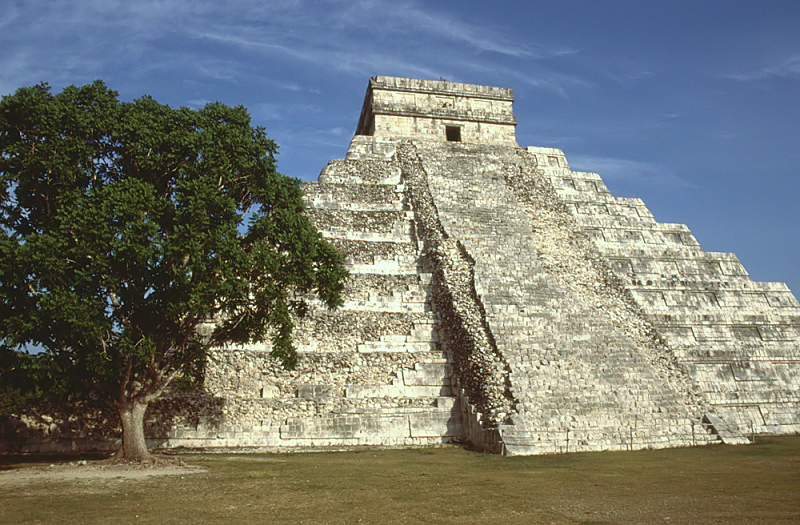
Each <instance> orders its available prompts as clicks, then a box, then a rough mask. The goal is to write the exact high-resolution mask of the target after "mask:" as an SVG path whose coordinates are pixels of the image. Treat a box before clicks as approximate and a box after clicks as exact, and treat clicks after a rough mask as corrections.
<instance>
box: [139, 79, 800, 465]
mask: <svg viewBox="0 0 800 525" xmlns="http://www.w3.org/2000/svg"><path fill="white" fill-rule="evenodd" d="M512 103H513V93H512V91H511V90H510V89H504V88H496V87H487V86H476V85H467V84H458V83H452V82H446V81H443V80H442V81H425V80H414V79H405V78H393V77H382V76H379V77H375V78H372V79H371V80H370V82H369V86H368V89H367V94H366V98H365V101H364V106H363V110H362V113H361V116H360V119H359V122H358V127H357V130H356V136H355V137H354V138H353V140H352V142H351V145H350V148H349V150H348V152H347V156H346V158H345V159H344V160H334V161H331V162H330V163H329V164H328V165H327V166H326V167H325V168H324V169H323V170H322V173H321V174H320V176H319V180H318V182H314V183H306V184H305V185H304V191H305V196H306V202H307V206H308V212H309V214H310V216H311V217H312V219H313V221H314V222H315V224H316V226H317V228H318V229H319V230H320V231H321V232H322V234H323V235H324V236H325V237H326V238H327V239H328V240H329V241H330V242H331V243H333V244H334V245H335V246H337V247H338V248H339V249H340V250H341V251H342V252H344V253H345V254H346V255H347V263H348V265H349V268H350V271H351V273H352V277H351V280H350V282H349V284H348V288H347V297H346V304H345V306H344V308H342V309H341V310H338V311H335V312H329V311H326V310H324V309H321V308H315V309H313V310H312V312H311V313H310V314H309V315H308V316H307V317H306V318H305V319H303V320H302V321H300V322H299V323H298V326H297V331H296V341H297V342H298V343H299V350H300V354H301V362H300V365H299V366H298V369H297V370H296V371H293V372H287V371H284V370H282V369H281V368H280V367H279V366H278V365H277V364H276V363H275V362H273V361H272V360H270V359H269V358H268V357H267V352H268V350H269V349H268V348H267V347H246V348H225V349H219V350H217V351H216V352H214V354H213V355H212V357H211V360H210V361H209V365H208V371H207V379H206V389H207V391H208V393H209V396H208V397H204V398H195V399H190V400H187V399H183V400H172V401H170V400H167V401H165V402H164V403H162V405H161V406H162V408H163V407H166V406H169V405H170V403H179V404H181V406H183V407H184V412H185V414H187V415H183V416H180V417H175V418H174V419H172V420H171V423H170V426H168V427H165V428H162V429H160V430H159V429H151V431H152V432H153V436H154V438H158V439H155V440H154V441H155V442H157V443H158V444H160V445H162V446H171V447H177V446H188V447H238V448H241V447H254V448H260V449H279V450H285V449H298V448H305V447H334V448H342V447H350V446H363V445H376V446H417V445H430V444H437V443H448V442H469V443H471V444H472V445H473V446H475V447H478V448H481V449H485V450H490V451H494V452H502V453H508V454H539V453H553V452H572V451H584V450H629V449H640V448H661V447H674V446H689V445H695V444H697V445H699V444H706V443H713V442H719V441H724V442H727V443H745V442H747V438H746V436H749V435H751V434H754V433H773V434H777V433H792V432H798V431H800V402H799V399H798V397H799V395H798V391H799V390H800V374H798V370H800V367H799V366H798V362H799V361H800V343H799V342H798V338H799V337H800V305H798V302H797V300H796V299H795V297H794V296H793V295H792V293H791V292H790V291H789V289H788V288H787V287H786V286H785V285H784V284H779V283H756V282H753V281H751V280H750V279H749V277H748V275H747V272H746V271H745V270H744V268H743V267H742V266H741V265H740V264H739V261H738V260H737V258H736V257H735V256H734V255H732V254H725V253H711V252H705V251H703V250H702V248H701V247H700V246H699V244H698V243H697V241H696V240H695V239H694V237H693V236H692V234H691V232H690V231H689V229H688V228H687V227H686V226H684V225H681V224H663V223H659V222H657V221H656V220H655V219H654V218H653V215H652V214H651V213H650V212H649V211H648V210H647V208H646V207H645V205H644V203H643V202H642V201H641V200H639V199H627V198H617V197H613V196H612V195H611V194H610V193H609V191H608V189H607V188H606V187H605V185H604V184H603V181H602V180H601V178H600V177H599V176H598V175H596V174H594V173H580V172H573V171H571V170H570V168H569V165H568V163H567V160H566V158H565V156H564V154H563V153H562V151H561V150H558V149H552V148H537V147H528V148H520V147H518V145H517V143H516V140H515V135H514V128H515V126H516V120H515V117H514V115H513V111H512ZM186 403H188V406H189V409H188V411H187V410H185V408H186ZM163 409H164V410H166V408H163Z"/></svg>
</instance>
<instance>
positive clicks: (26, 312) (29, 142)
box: [0, 81, 347, 461]
mask: <svg viewBox="0 0 800 525" xmlns="http://www.w3.org/2000/svg"><path fill="white" fill-rule="evenodd" d="M276 152H277V146H276V145H275V143H274V142H273V141H272V140H269V139H267V137H266V134H265V132H264V130H263V129H262V128H260V127H251V126H250V117H249V115H248V113H247V111H246V110H245V109H244V108H243V107H241V106H240V107H228V106H225V105H223V104H221V103H214V104H208V105H207V106H206V107H205V108H203V109H200V110H197V111H195V110H191V109H188V108H180V109H173V108H170V107H168V106H165V105H162V104H159V103H158V102H156V101H155V100H153V99H152V98H150V97H143V98H141V99H138V100H135V101H133V102H120V101H119V100H118V95H117V93H116V92H114V91H112V90H109V89H108V88H107V87H106V86H105V84H103V83H102V82H100V81H97V82H95V83H93V84H91V85H87V86H83V87H75V86H70V87H68V88H66V89H64V91H63V92H61V93H59V94H56V95H53V94H52V93H51V92H50V89H49V87H48V86H47V85H46V84H41V85H38V86H34V87H29V88H21V89H19V90H17V92H16V93H15V94H13V95H10V96H6V97H3V99H2V101H0V343H1V344H5V345H8V346H10V347H14V348H16V349H18V350H19V349H21V348H23V347H24V345H34V346H38V347H40V348H42V349H44V351H45V352H46V353H47V356H48V358H49V359H51V361H52V365H53V366H52V367H50V368H48V369H49V370H50V369H53V370H58V371H59V374H60V375H59V380H60V381H62V382H63V383H62V386H63V385H69V388H68V389H61V390H73V391H77V390H80V391H81V392H92V393H94V395H99V396H101V397H102V398H103V399H106V400H108V401H109V402H110V403H112V404H113V406H114V407H115V408H116V410H117V411H118V413H119V417H120V422H121V425H122V446H121V448H120V451H119V453H118V458H120V459H124V460H136V461H141V460H148V459H150V455H149V453H148V451H147V448H146V445H145V440H144V429H143V419H144V414H145V411H146V409H147V406H148V404H149V403H150V402H151V401H153V400H154V399H156V398H157V397H158V396H160V395H161V394H162V393H163V392H164V390H165V388H167V386H168V385H170V384H171V383H172V382H173V381H174V380H175V379H176V378H178V377H189V378H197V377H198V376H199V375H200V374H201V373H202V367H203V363H204V362H205V357H206V355H207V351H208V349H209V348H210V347H212V346H214V345H220V344H223V343H243V342H256V341H263V340H266V339H271V341H272V348H273V350H272V355H273V356H275V357H277V358H279V359H281V360H282V361H283V364H284V366H286V367H287V368H293V367H294V364H295V362H296V360H297V354H296V353H295V350H294V348H293V346H292V337H291V333H292V328H293V322H292V319H293V316H296V315H297V316H302V315H303V314H304V313H305V311H306V309H307V305H306V302H305V301H304V297H306V296H307V295H308V294H309V293H312V292H313V293H316V295H317V296H318V297H319V298H320V299H321V301H322V302H323V303H324V304H325V305H326V306H327V307H329V308H335V307H337V306H339V305H340V304H341V298H340V295H341V292H342V289H343V286H344V280H345V278H346V276H347V272H346V270H345V269H344V267H343V258H342V256H341V255H340V254H339V253H338V252H337V251H336V250H335V249H334V248H332V247H331V246H330V245H329V244H327V243H326V242H325V241H324V240H323V239H322V237H321V235H320V234H319V233H318V232H317V231H316V229H315V228H314V227H313V226H312V224H311V223H310V222H309V220H308V219H307V217H306V216H305V215H304V214H303V212H304V207H303V202H302V192H301V189H300V185H299V181H298V180H296V179H292V178H288V177H285V176H283V175H280V174H278V173H277V172H276V169H275V154H276ZM209 320H215V321H216V325H215V327H214V329H213V333H211V335H210V336H208V335H206V336H200V335H199V334H198V328H200V327H201V325H204V323H207V322H209Z"/></svg>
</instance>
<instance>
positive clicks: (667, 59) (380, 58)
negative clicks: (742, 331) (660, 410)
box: [0, 0, 800, 294]
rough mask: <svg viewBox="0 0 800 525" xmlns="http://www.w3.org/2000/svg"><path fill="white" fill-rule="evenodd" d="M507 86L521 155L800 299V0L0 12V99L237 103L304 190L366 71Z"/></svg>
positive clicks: (105, 6) (56, 3) (334, 152)
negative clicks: (89, 89) (113, 96)
mask: <svg viewBox="0 0 800 525" xmlns="http://www.w3.org/2000/svg"><path fill="white" fill-rule="evenodd" d="M374 75H391V76H407V77H414V78H425V79H438V78H439V77H444V78H446V79H448V80H451V81H456V82H467V83H474V84H487V85H495V86H502V87H510V88H513V89H514V93H515V98H516V101H515V104H514V105H515V113H516V115H517V122H518V125H517V141H518V142H519V144H520V146H528V145H533V146H549V147H558V148H561V149H563V150H564V152H565V153H566V155H567V160H568V161H569V162H570V165H571V167H572V168H573V169H575V170H581V171H593V172H598V173H600V175H601V176H602V177H603V178H604V180H605V182H606V184H607V185H608V186H609V188H610V189H611V191H612V193H614V194H615V195H617V196H620V197H640V198H642V199H643V200H644V201H645V203H646V204H647V205H648V207H649V208H650V209H651V211H652V212H653V213H654V214H655V216H656V218H657V219H658V220H660V221H662V222H679V223H685V224H687V225H688V226H689V228H691V229H692V231H693V232H694V234H695V236H696V237H697V239H698V240H699V241H700V243H701V244H702V245H703V247H704V248H705V249H706V250H709V251H725V252H733V253H736V254H737V255H738V256H739V258H740V259H741V260H742V262H743V263H744V265H745V268H747V270H748V271H749V272H750V275H751V276H752V277H753V278H754V279H755V280H760V281H784V282H787V283H788V284H789V286H790V288H791V289H792V290H793V291H794V292H795V294H798V292H800V231H798V228H797V226H798V224H800V206H798V196H800V1H798V0H785V1H781V0H761V1H760V2H756V1H736V0H725V1H723V0H720V1H704V0H693V1H683V0H672V1H669V2H646V1H643V0H637V1H599V0H585V1H570V0H560V1H549V0H548V1H537V2H507V1H502V0H495V1H494V2H492V3H490V2H471V1H466V0H460V1H440V2H422V1H416V0H394V1H391V0H369V1H358V0H347V1H338V0H330V1H326V0H321V1H315V2H310V1H303V0H286V1H270V0H253V1H251V0H241V1H238V0H229V1H226V2H220V1H215V0H180V1H178V0H160V1H156V0H124V1H116V0H82V1H81V0H74V1H63V0H2V9H0V94H8V93H12V92H13V91H14V90H16V89H17V88H18V87H21V86H29V85H33V84H36V83H39V82H42V81H45V82H48V83H49V84H50V85H51V86H53V88H54V90H60V89H61V88H63V87H64V86H67V85H69V84H76V85H82V84H86V83H89V82H91V81H93V80H95V79H102V80H104V81H105V82H106V83H107V84H108V85H109V87H111V88H113V89H116V90H117V91H119V92H120V97H121V98H122V99H123V100H131V99H133V98H136V97H139V96H141V95H144V94H149V95H152V96H153V97H155V98H156V99H157V100H158V101H159V102H162V103H166V104H169V105H171V106H189V107H199V106H202V105H203V104H205V103H206V102H210V101H216V100H219V101H222V102H225V103H227V104H231V105H238V104H242V105H244V106H245V107H247V108H248V109H249V110H250V113H251V115H252V117H253V123H254V124H257V125H262V126H264V127H265V128H266V129H267V133H268V134H269V135H270V136H271V137H272V138H273V139H275V140H276V141H277V142H278V144H279V145H280V147H281V150H280V151H281V153H280V155H279V159H278V160H279V168H280V170H281V172H283V173H285V174H287V175H291V176H294V177H298V178H301V179H303V180H315V179H316V177H317V175H318V174H319V171H320V169H322V167H323V166H324V165H325V164H326V162H327V161H328V160H330V159H335V158H342V157H343V156H344V155H345V152H346V150H347V145H348V144H349V141H350V139H351V137H352V135H353V132H354V131H355V126H356V123H357V120H358V115H359V112H360V109H361V103H362V99H363V96H364V92H365V90H366V86H367V81H368V79H369V77H371V76H374Z"/></svg>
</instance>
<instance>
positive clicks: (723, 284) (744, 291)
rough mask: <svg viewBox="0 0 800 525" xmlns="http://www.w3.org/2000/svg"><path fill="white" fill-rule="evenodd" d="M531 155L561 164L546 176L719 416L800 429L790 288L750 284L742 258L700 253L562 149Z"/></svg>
mask: <svg viewBox="0 0 800 525" xmlns="http://www.w3.org/2000/svg"><path fill="white" fill-rule="evenodd" d="M528 150H529V152H530V153H531V154H533V155H536V156H537V158H538V159H539V160H540V161H541V160H545V159H549V158H555V159H557V160H556V161H555V162H554V163H545V164H544V165H545V173H546V175H547V176H548V177H549V178H550V180H552V182H553V185H554V187H555V188H556V189H557V191H558V193H559V195H560V197H561V198H562V200H563V201H564V203H565V205H566V206H567V207H568V208H569V210H570V212H571V214H572V216H573V217H574V218H575V220H576V221H577V222H578V224H579V225H580V227H581V229H582V230H583V231H584V232H585V233H586V234H587V235H588V236H589V237H590V238H591V239H592V241H593V244H594V245H595V246H596V247H597V249H598V250H599V252H600V253H601V254H602V256H603V259H604V260H605V261H606V262H607V264H608V266H609V268H610V269H611V270H612V271H613V273H614V275H615V276H616V277H617V278H618V279H619V281H620V283H622V284H623V286H624V287H625V289H626V291H627V292H628V293H629V296H630V297H631V298H632V299H633V300H634V301H635V303H636V304H637V305H638V306H639V308H641V311H642V312H643V313H644V314H645V316H646V317H647V319H648V321H649V322H650V323H651V324H652V326H653V327H654V328H655V330H656V332H657V333H658V335H659V336H660V337H662V338H663V339H664V341H665V342H667V343H668V344H669V347H670V348H671V349H672V350H673V352H674V355H675V356H676V358H677V359H678V361H679V362H680V363H681V364H682V365H683V366H685V367H686V369H687V370H688V371H689V373H690V375H691V377H692V379H693V380H694V381H696V383H697V385H698V386H699V388H700V389H701V390H702V393H703V397H704V398H705V399H706V400H707V401H708V403H709V404H710V405H711V406H712V407H713V410H714V411H715V412H716V413H717V414H719V415H721V416H723V417H724V418H725V419H726V421H728V423H729V424H732V425H735V426H736V427H738V428H739V429H740V430H741V431H743V432H746V433H750V432H756V433H758V432H765V433H791V432H797V431H798V430H800V427H799V426H798V425H799V424H800V397H799V396H798V387H799V386H800V374H798V370H800V368H799V367H798V364H800V307H799V305H798V302H797V300H796V298H795V297H794V295H793V294H792V293H791V291H790V290H789V289H788V288H787V287H786V285H785V284H783V283H757V282H753V281H752V280H751V279H750V278H749V276H748V274H747V272H746V271H745V269H744V268H743V267H742V265H741V264H740V263H739V261H738V259H737V258H736V256H735V255H733V254H726V253H714V252H705V251H703V250H702V248H701V247H700V244H699V243H698V242H697V240H696V239H695V238H694V236H693V235H692V234H691V232H690V230H689V228H687V227H686V226H685V225H682V224H665V223H659V222H657V221H656V220H655V218H654V217H653V215H652V213H650V211H649V210H648V209H647V208H646V206H645V205H644V203H643V202H642V201H641V200H639V199H624V198H617V197H613V196H612V195H611V194H610V192H609V191H608V189H607V188H606V186H605V185H604V184H603V181H602V180H601V178H600V177H599V176H598V175H597V174H593V173H579V172H573V171H571V170H570V169H569V167H568V165H567V163H566V159H565V158H564V156H563V153H562V152H561V151H560V150H553V149H545V148H528Z"/></svg>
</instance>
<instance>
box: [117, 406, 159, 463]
mask: <svg viewBox="0 0 800 525" xmlns="http://www.w3.org/2000/svg"><path fill="white" fill-rule="evenodd" d="M145 411H147V403H141V402H137V401H131V402H130V403H129V404H126V405H125V406H123V407H122V408H120V409H119V418H120V421H121V422H122V446H121V447H120V448H119V452H117V457H116V459H117V460H118V461H136V462H151V461H153V457H152V456H151V455H150V452H149V451H148V450H147V443H146V442H145V440H144V413H145Z"/></svg>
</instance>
